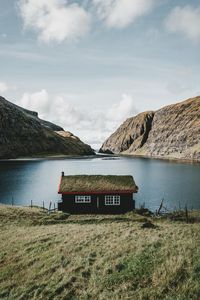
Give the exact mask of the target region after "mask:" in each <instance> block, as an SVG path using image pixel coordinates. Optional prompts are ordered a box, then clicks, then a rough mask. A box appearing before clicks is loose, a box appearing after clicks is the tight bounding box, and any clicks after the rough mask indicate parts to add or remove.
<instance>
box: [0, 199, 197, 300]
mask: <svg viewBox="0 0 200 300" xmlns="http://www.w3.org/2000/svg"><path fill="white" fill-rule="evenodd" d="M0 220H1V221H0V231H1V242H0V299H181V300H182V299H199V298H200V288H199V280H200V253H199V249H200V233H199V232H200V230H199V229H200V223H199V222H193V223H190V224H186V223H185V222H183V221H176V222H175V221H170V220H168V219H163V218H156V219H153V218H152V217H149V216H148V217H144V216H141V215H138V214H134V213H129V214H127V215H123V216H69V215H66V214H62V213H52V214H47V212H46V211H43V210H40V209H38V208H14V207H6V206H3V205H1V206H0ZM144 222H152V223H154V225H155V226H149V228H143V227H144V226H142V225H143V224H144Z"/></svg>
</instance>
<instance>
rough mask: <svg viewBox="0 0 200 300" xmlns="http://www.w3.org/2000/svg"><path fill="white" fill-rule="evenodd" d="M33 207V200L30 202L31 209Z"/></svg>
mask: <svg viewBox="0 0 200 300" xmlns="http://www.w3.org/2000/svg"><path fill="white" fill-rule="evenodd" d="M32 207H33V200H31V208H32Z"/></svg>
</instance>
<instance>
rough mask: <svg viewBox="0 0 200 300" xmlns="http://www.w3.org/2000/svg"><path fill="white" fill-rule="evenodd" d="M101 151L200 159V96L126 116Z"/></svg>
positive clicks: (154, 156) (155, 156)
mask: <svg viewBox="0 0 200 300" xmlns="http://www.w3.org/2000/svg"><path fill="white" fill-rule="evenodd" d="M100 152H102V153H114V154H125V155H137V156H146V157H153V158H167V159H171V158H172V159H187V160H197V161H200V96H199V97H196V98H191V99H188V100H186V101H183V102H180V103H177V104H172V105H169V106H166V107H164V108H161V109H160V110H158V111H155V112H153V111H150V112H144V113H141V114H139V115H137V116H135V117H132V118H129V119H127V120H126V121H125V122H124V123H123V124H122V125H121V126H120V127H119V128H118V129H117V130H116V131H115V132H114V133H113V134H112V135H111V136H110V137H109V138H108V139H107V140H106V141H105V142H104V143H103V145H102V147H101V149H100Z"/></svg>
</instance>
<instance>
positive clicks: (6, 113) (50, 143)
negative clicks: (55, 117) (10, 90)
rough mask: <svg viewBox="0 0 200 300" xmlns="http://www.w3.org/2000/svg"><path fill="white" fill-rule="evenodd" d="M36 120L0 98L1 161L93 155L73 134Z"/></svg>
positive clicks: (22, 109) (24, 110) (30, 114)
mask: <svg viewBox="0 0 200 300" xmlns="http://www.w3.org/2000/svg"><path fill="white" fill-rule="evenodd" d="M63 132H64V129H63V128H62V127H60V126H57V125H55V124H53V123H51V122H48V121H45V120H41V119H40V118H38V114H37V112H33V111H29V110H27V109H24V108H22V107H20V106H17V105H15V104H13V103H11V102H9V101H7V100H6V99H5V98H3V97H0V159H3V158H17V157H24V156H38V155H39V156H40V155H42V156H43V155H93V154H94V151H93V149H92V148H91V147H90V146H89V145H87V144H84V143H83V142H82V141H81V140H80V139H79V138H77V137H76V136H74V135H73V134H72V133H69V132H67V133H66V134H65V136H63Z"/></svg>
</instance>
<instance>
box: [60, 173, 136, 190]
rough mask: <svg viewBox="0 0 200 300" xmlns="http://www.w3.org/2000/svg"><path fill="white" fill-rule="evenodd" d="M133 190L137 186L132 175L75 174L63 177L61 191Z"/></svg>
mask: <svg viewBox="0 0 200 300" xmlns="http://www.w3.org/2000/svg"><path fill="white" fill-rule="evenodd" d="M104 191H105V192H106V191H113V192H114V191H122V192H123V191H124V192H125V191H132V192H136V191H137V187H136V184H135V182H134V179H133V177H132V176H115V175H75V176H63V177H62V178H61V183H60V188H59V193H70V192H104Z"/></svg>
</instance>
